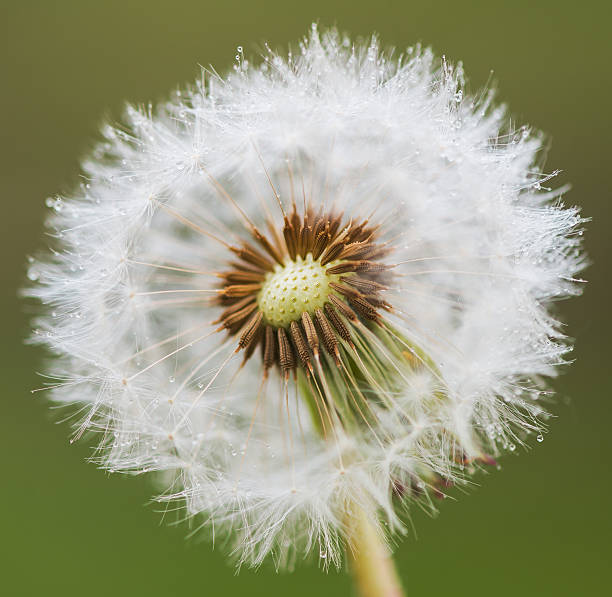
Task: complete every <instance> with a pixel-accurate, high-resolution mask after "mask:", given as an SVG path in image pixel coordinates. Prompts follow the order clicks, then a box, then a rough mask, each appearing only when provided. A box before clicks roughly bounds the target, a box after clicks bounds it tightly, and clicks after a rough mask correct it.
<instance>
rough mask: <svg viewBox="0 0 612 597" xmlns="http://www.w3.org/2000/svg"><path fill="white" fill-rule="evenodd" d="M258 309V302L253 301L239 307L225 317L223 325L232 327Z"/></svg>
mask: <svg viewBox="0 0 612 597" xmlns="http://www.w3.org/2000/svg"><path fill="white" fill-rule="evenodd" d="M255 309H257V303H256V302H252V303H251V304H249V305H247V306H246V307H242V309H238V310H237V311H235V312H234V313H232V314H230V315H228V316H227V317H224V318H223V325H224V326H225V327H227V328H229V327H232V326H234V325H236V324H238V323H241V322H242V321H244V320H245V319H246V318H247V317H248V316H249V315H250V314H251V313H252V312H253V311H255Z"/></svg>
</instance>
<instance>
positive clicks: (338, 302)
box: [328, 294, 357, 321]
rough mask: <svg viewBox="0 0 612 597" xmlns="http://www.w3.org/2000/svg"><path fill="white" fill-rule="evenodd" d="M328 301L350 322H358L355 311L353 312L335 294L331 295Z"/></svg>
mask: <svg viewBox="0 0 612 597" xmlns="http://www.w3.org/2000/svg"><path fill="white" fill-rule="evenodd" d="M328 299H329V301H330V302H331V303H332V304H333V305H334V307H336V309H338V311H340V313H342V315H344V317H346V318H347V319H348V320H349V321H357V315H356V313H355V311H353V310H352V309H351V308H350V307H349V306H348V305H347V304H346V303H345V302H344V301H343V300H341V299H340V298H338V297H337V296H335V295H333V294H330V295H329V297H328Z"/></svg>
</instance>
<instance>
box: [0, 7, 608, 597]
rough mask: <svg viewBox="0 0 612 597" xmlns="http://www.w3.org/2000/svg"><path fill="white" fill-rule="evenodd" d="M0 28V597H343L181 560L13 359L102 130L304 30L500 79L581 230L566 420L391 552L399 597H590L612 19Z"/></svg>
mask: <svg viewBox="0 0 612 597" xmlns="http://www.w3.org/2000/svg"><path fill="white" fill-rule="evenodd" d="M0 20H1V21H2V23H1V25H0V29H1V30H0V48H1V51H0V65H1V72H2V79H1V80H0V85H1V88H2V92H1V93H0V104H1V105H0V119H1V122H0V131H1V135H2V143H1V145H0V155H1V159H0V168H1V174H0V185H1V201H2V209H1V211H0V214H1V215H0V222H1V226H2V229H1V233H0V242H1V243H2V247H1V254H2V255H4V258H3V263H4V270H3V272H2V284H3V286H2V292H1V293H0V301H1V309H0V313H1V314H2V317H3V321H2V327H1V329H2V343H1V351H2V358H1V359H0V366H1V367H2V378H1V379H2V385H1V386H0V387H1V388H2V389H1V391H2V410H1V411H0V413H1V416H0V429H1V435H0V437H1V441H2V449H1V452H0V453H1V455H2V456H1V459H2V462H4V465H2V489H1V491H0V513H1V514H0V516H1V521H0V542H1V548H0V549H1V553H0V568H3V569H4V571H3V572H2V573H1V574H0V591H2V592H3V594H5V595H49V596H52V595H63V596H66V597H71V596H73V595H109V594H114V595H130V596H134V595H149V596H157V595H160V596H161V595H164V596H168V595H181V594H185V593H187V592H189V593H190V594H202V595H227V596H229V595H271V596H272V595H285V594H291V595H295V596H301V595H304V596H306V595H308V596H312V595H314V594H317V595H321V596H324V595H350V594H351V590H352V589H351V585H350V582H349V579H348V577H347V576H346V575H345V574H343V573H341V574H337V573H335V572H331V573H329V574H325V573H322V572H321V571H320V570H318V569H317V568H316V567H312V566H311V567H308V566H301V567H299V569H298V570H297V571H296V572H295V573H294V574H292V575H289V574H279V575H277V574H275V573H274V571H273V570H272V569H271V567H265V568H264V569H262V570H260V571H258V572H253V571H249V570H243V571H242V572H241V573H240V575H238V576H236V575H235V572H234V570H233V568H232V567H231V566H230V565H228V564H227V563H226V562H225V561H224V557H223V554H222V553H221V551H220V550H215V551H213V550H212V549H211V548H210V546H209V545H208V544H206V543H201V542H198V541H194V540H186V539H185V536H186V534H187V529H186V528H185V526H181V525H179V526H169V525H167V524H165V523H162V522H161V516H160V514H159V513H158V512H156V511H155V508H154V507H153V506H150V505H147V501H148V499H149V497H150V495H151V489H150V487H149V485H148V483H147V481H146V479H141V478H138V479H136V478H122V477H119V476H113V477H110V478H109V477H108V476H107V475H106V474H104V473H103V472H101V471H98V470H96V469H95V467H94V466H93V465H90V464H87V463H86V462H85V459H86V457H87V455H88V454H89V450H88V448H87V446H86V445H73V446H71V445H69V443H68V427H67V425H65V424H55V416H54V415H53V414H52V412H51V411H50V409H49V405H48V404H47V403H46V401H45V397H44V396H43V395H42V394H38V395H32V394H30V392H29V390H30V389H31V388H34V387H38V386H40V384H41V381H40V379H38V378H37V376H36V374H35V371H36V370H39V369H40V367H41V365H40V359H41V354H40V353H39V352H38V351H36V350H34V349H31V348H26V347H24V346H23V345H22V339H23V337H24V336H25V335H26V334H27V328H28V324H27V317H26V315H23V314H22V312H23V307H22V306H21V305H20V301H19V300H18V298H17V289H18V288H19V287H20V286H21V285H23V283H24V278H25V276H24V263H25V255H26V254H28V253H31V252H34V251H35V250H36V249H38V248H40V247H41V246H43V245H44V242H45V241H44V237H43V228H42V222H43V218H44V216H45V208H44V199H45V198H46V197H47V196H49V195H51V194H53V193H56V192H61V191H65V190H68V189H70V188H71V186H72V185H73V184H74V183H75V181H76V179H77V174H78V160H79V158H80V157H81V156H82V155H83V153H84V152H85V151H86V150H87V148H88V147H89V146H90V144H91V140H92V138H94V137H95V135H96V134H97V128H98V126H99V124H100V123H101V121H102V119H103V117H105V116H108V117H110V118H114V119H116V118H118V117H119V116H120V114H121V109H122V105H123V102H124V101H125V100H128V99H129V100H131V101H134V102H146V101H148V100H150V99H152V100H156V99H162V98H163V97H164V95H165V94H167V93H168V92H170V90H172V89H173V88H176V86H177V84H183V83H185V82H189V81H191V80H192V79H194V78H195V77H196V76H198V74H199V67H198V64H209V63H212V64H214V65H215V66H216V68H217V70H219V71H223V70H225V69H227V68H229V67H230V66H231V64H232V63H233V61H234V55H235V53H236V46H237V45H242V46H244V47H245V50H247V53H250V54H251V56H252V55H253V54H255V53H257V52H258V49H259V48H261V47H262V45H263V41H264V40H269V41H270V43H271V45H272V46H273V47H283V46H285V45H286V44H287V43H289V42H294V41H296V40H297V39H298V38H300V37H301V36H302V35H303V34H305V33H306V31H307V29H308V27H309V25H310V23H311V22H312V21H313V20H319V21H320V23H321V25H330V24H331V25H333V24H337V25H338V26H339V27H340V28H341V29H343V30H346V31H348V32H350V33H352V34H355V35H357V34H361V35H368V34H369V33H371V32H372V31H374V30H375V31H377V32H378V33H380V35H381V37H382V40H383V42H384V43H385V44H389V45H395V46H399V47H400V48H403V47H405V46H407V45H410V44H413V43H415V42H417V41H422V42H423V43H424V44H428V45H432V46H433V48H434V49H435V51H436V52H437V53H438V54H442V53H444V54H446V55H447V56H448V57H449V58H450V59H451V60H459V59H461V60H463V61H464V63H465V66H466V69H467V73H468V75H469V77H470V79H471V86H472V89H477V88H478V87H480V86H481V85H483V84H484V83H485V82H486V80H487V79H488V77H489V73H490V71H491V70H492V69H494V71H495V72H494V75H493V78H494V80H497V81H499V82H500V85H499V86H500V89H501V93H500V97H501V98H502V99H503V100H504V101H507V102H508V103H509V104H510V106H511V109H512V112H513V114H514V115H515V116H516V118H517V120H518V121H520V122H529V123H531V124H533V125H534V126H536V127H538V128H540V129H542V130H544V131H546V132H547V133H549V134H550V136H551V138H552V147H551V150H550V153H549V159H548V168H549V169H550V170H552V169H554V168H561V169H563V170H564V174H563V175H562V176H561V178H560V179H558V180H557V183H558V184H559V183H564V182H567V181H571V182H572V183H573V191H572V192H571V193H570V194H569V196H568V198H567V199H568V201H569V202H575V203H578V204H580V205H582V206H583V207H584V214H585V215H587V216H590V217H592V218H593V222H592V223H591V224H589V225H588V228H589V231H588V235H587V236H586V244H587V248H588V251H589V253H590V256H591V258H592V260H593V262H594V265H593V266H592V267H590V269H589V270H588V272H587V274H586V276H587V277H588V278H589V280H590V282H589V284H588V287H587V288H586V293H585V296H584V297H583V298H581V299H578V300H574V301H570V302H568V303H567V304H563V305H562V307H561V308H562V311H563V314H564V317H565V319H566V320H567V321H568V322H569V324H570V325H569V333H570V334H571V335H573V336H574V337H576V339H577V348H576V352H575V356H576V359H577V362H576V364H575V365H574V366H573V367H571V368H570V369H568V371H567V372H566V373H565V374H564V375H563V376H562V377H561V378H560V379H559V380H558V381H557V382H556V387H557V390H558V392H559V404H558V406H557V408H556V412H557V414H558V418H557V419H555V420H553V421H552V424H551V433H550V434H549V435H547V436H546V439H545V441H544V442H543V443H542V444H536V445H535V446H534V447H533V449H532V450H531V451H530V453H529V454H526V453H524V452H523V453H521V454H519V455H517V456H514V455H513V456H510V457H506V459H505V460H504V461H503V469H504V470H503V471H502V472H501V473H497V472H495V473H494V474H491V475H489V476H488V477H487V478H480V479H479V481H482V486H481V487H479V488H476V489H475V490H474V491H472V492H471V495H469V496H464V495H461V494H458V495H457V497H458V498H459V499H458V500H457V501H452V500H447V501H445V502H444V504H442V505H441V514H440V516H439V517H437V518H435V519H432V518H428V517H427V516H425V515H424V514H421V513H419V512H417V511H416V510H415V512H414V526H415V529H416V533H417V535H418V537H416V536H414V535H410V536H408V537H407V538H406V539H405V540H404V541H403V542H402V543H401V546H400V547H399V549H398V551H397V560H398V563H399V566H400V570H401V575H402V577H403V580H404V582H405V585H406V587H407V589H408V595H414V594H417V593H420V594H426V595H442V594H449V595H459V596H460V595H470V596H473V597H478V596H484V595H495V596H496V597H503V596H506V595H508V596H509V595H537V596H539V597H542V596H546V595H555V596H558V595H602V594H605V593H607V592H608V590H609V584H610V583H609V570H610V555H611V553H610V530H611V525H610V509H609V507H610V498H609V495H610V491H611V490H612V478H611V476H610V460H609V455H610V447H611V443H612V442H611V440H610V435H611V434H610V426H611V423H612V407H611V403H612V396H611V395H610V370H611V367H610V364H609V362H608V361H609V358H610V349H609V346H610V337H611V334H610V331H611V330H610V304H611V300H610V299H611V296H610V294H611V292H610V291H611V288H612V283H611V282H610V279H609V272H610V268H609V265H608V263H609V261H608V259H609V257H610V249H611V243H610V237H611V236H612V235H611V234H610V224H611V220H610V199H611V194H610V190H611V187H612V185H611V182H610V181H611V178H610V169H611V168H610V160H611V152H610V139H611V138H612V127H611V119H610V114H611V112H610V104H611V98H612V76H611V72H610V69H611V59H612V52H611V42H610V30H611V20H612V10H611V9H610V8H609V3H608V2H604V1H602V2H594V1H582V2H578V3H577V2H565V1H563V0H557V1H540V2H536V1H534V0H531V1H525V0H520V1H513V2H503V3H497V2H458V1H448V2H429V3H428V2H408V1H397V2H391V1H386V0H377V1H375V2H367V1H361V0H354V1H353V2H346V3H345V2H339V1H335V2H334V1H331V0H327V1H323V2H321V1H319V0H317V1H311V2H300V3H295V2H279V1H277V0H274V1H267V2H252V1H251V2H249V1H244V0H232V1H230V2H206V1H199V2H198V1H185V0H172V1H170V2H162V1H158V0H149V1H129V0H123V1H116V0H112V1H110V0H107V1H97V2H89V1H87V2H86V1H73V2H70V1H58V0H55V1H52V0H46V1H45V0H39V1H22V2H6V1H5V2H3V3H2V16H1V18H0Z"/></svg>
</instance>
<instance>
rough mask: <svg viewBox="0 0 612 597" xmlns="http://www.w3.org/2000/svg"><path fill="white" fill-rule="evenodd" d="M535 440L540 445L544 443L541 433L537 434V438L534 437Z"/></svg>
mask: <svg viewBox="0 0 612 597" xmlns="http://www.w3.org/2000/svg"><path fill="white" fill-rule="evenodd" d="M536 440H537V441H538V442H540V443H542V442H543V441H544V436H543V435H542V434H541V433H538V437H536Z"/></svg>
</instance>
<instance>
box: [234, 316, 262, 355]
mask: <svg viewBox="0 0 612 597" xmlns="http://www.w3.org/2000/svg"><path fill="white" fill-rule="evenodd" d="M262 319H263V315H262V314H261V311H257V313H255V314H254V315H253V316H252V317H251V319H249V321H248V322H247V324H246V325H245V326H244V331H243V332H242V335H241V336H240V340H239V341H238V348H239V349H240V348H246V347H247V346H248V345H249V344H250V343H251V342H252V341H253V339H254V338H255V336H256V334H257V332H258V331H259V326H260V325H261V322H262Z"/></svg>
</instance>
